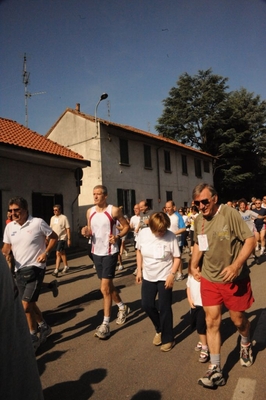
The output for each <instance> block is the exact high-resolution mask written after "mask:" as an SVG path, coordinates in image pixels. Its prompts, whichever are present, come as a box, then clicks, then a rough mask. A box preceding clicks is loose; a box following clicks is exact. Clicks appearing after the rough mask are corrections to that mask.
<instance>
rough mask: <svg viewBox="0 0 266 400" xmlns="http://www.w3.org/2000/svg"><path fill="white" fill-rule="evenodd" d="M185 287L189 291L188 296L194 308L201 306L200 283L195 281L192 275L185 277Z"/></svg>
mask: <svg viewBox="0 0 266 400" xmlns="http://www.w3.org/2000/svg"><path fill="white" fill-rule="evenodd" d="M187 287H188V288H189V289H190V295H191V298H192V300H193V303H194V305H195V306H202V300H201V294H200V282H198V281H196V279H194V278H193V276H192V275H190V274H189V275H188V277H187Z"/></svg>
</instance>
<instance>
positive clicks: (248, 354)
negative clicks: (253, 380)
mask: <svg viewBox="0 0 266 400" xmlns="http://www.w3.org/2000/svg"><path fill="white" fill-rule="evenodd" d="M251 346H252V344H251V343H249V344H248V345H246V346H245V345H244V344H241V345H240V364H241V365H242V367H250V366H251V365H252V364H253V356H252V349H251Z"/></svg>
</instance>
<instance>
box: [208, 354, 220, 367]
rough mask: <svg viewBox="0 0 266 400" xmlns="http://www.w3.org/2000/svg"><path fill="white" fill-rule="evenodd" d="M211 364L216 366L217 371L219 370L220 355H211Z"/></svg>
mask: <svg viewBox="0 0 266 400" xmlns="http://www.w3.org/2000/svg"><path fill="white" fill-rule="evenodd" d="M210 357H211V364H212V365H216V366H217V369H220V364H221V355H220V354H211V355H210Z"/></svg>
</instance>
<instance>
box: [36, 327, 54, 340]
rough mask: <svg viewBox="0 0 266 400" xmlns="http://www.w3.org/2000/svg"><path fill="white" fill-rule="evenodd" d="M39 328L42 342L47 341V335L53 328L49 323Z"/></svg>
mask: <svg viewBox="0 0 266 400" xmlns="http://www.w3.org/2000/svg"><path fill="white" fill-rule="evenodd" d="M39 330H40V344H42V343H44V342H46V340H47V336H49V335H51V333H52V328H51V327H50V326H49V325H47V324H43V325H41V326H40V327H39Z"/></svg>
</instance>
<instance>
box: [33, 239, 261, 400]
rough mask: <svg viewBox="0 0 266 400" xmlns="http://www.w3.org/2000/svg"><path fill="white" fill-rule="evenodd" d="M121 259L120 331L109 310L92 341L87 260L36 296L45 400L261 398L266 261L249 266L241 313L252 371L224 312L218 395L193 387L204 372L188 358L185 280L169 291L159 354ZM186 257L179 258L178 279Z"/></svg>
mask: <svg viewBox="0 0 266 400" xmlns="http://www.w3.org/2000/svg"><path fill="white" fill-rule="evenodd" d="M128 249H129V250H130V252H129V255H128V257H127V258H125V261H124V266H125V269H124V270H123V271H119V272H117V275H116V279H115V284H116V286H117V287H118V288H119V290H120V291H121V296H122V299H123V301H124V302H125V303H127V304H128V305H129V306H130V308H131V310H132V312H131V313H130V315H129V317H128V320H127V322H126V323H125V325H122V326H118V325H116V323H115V319H116V314H117V307H116V306H115V305H114V306H113V309H112V320H111V325H110V326H111V337H110V338H109V339H108V340H99V339H98V338H96V337H94V332H95V329H96V327H97V326H98V325H100V324H101V322H102V317H103V313H102V296H101V293H100V291H99V289H98V288H99V280H98V278H97V276H96V273H95V270H94V269H93V268H92V263H91V261H90V259H89V257H88V256H83V257H78V258H76V259H72V260H70V261H69V266H70V270H69V272H68V273H67V274H66V275H62V276H59V278H58V282H59V284H60V286H59V295H58V297H56V298H54V297H53V295H52V293H51V292H50V291H46V292H45V291H43V293H42V294H41V296H40V299H39V303H38V304H39V306H40V308H41V310H42V311H43V314H44V317H45V319H46V320H47V322H48V323H49V324H50V325H51V327H52V329H53V331H52V334H51V335H50V336H49V338H48V340H47V342H46V343H44V344H43V345H42V346H41V347H40V348H39V349H38V352H37V355H36V358H37V362H38V367H39V371H40V376H41V381H42V385H43V389H44V398H45V400H87V399H93V400H103V399H106V400H120V399H121V400H123V399H130V400H133V399H134V400H142V399H143V400H149V399H152V400H161V399H162V400H172V399H182V400H192V399H193V400H202V399H204V400H209V399H211V400H212V399H219V400H220V399H223V400H253V399H254V400H255V399H256V400H264V399H265V397H266V394H265V391H266V381H265V376H266V351H265V346H266V309H265V285H266V257H264V256H263V257H261V260H260V261H261V263H260V265H256V264H255V265H252V260H249V263H250V264H251V279H252V287H253V292H254V296H255V300H256V301H255V303H254V304H253V306H252V307H251V308H250V309H249V310H248V312H247V314H248V316H249V318H250V321H251V324H252V338H253V340H254V341H256V344H255V346H254V348H253V353H254V360H255V362H254V365H253V366H252V367H250V368H244V367H241V366H240V363H239V337H238V334H237V333H236V330H235V328H234V326H233V324H232V323H231V321H230V319H229V315H228V313H227V312H226V310H225V312H224V314H223V322H222V340H223V345H222V364H223V369H224V374H225V376H226V378H227V383H226V385H225V386H223V387H219V388H218V389H217V390H210V389H204V388H203V387H202V386H200V385H198V384H197V380H198V378H200V377H201V376H202V375H203V374H204V373H205V372H206V369H207V366H208V365H207V364H201V363H199V362H198V353H197V352H195V351H194V347H195V345H196V343H197V339H198V337H197V334H196V332H192V333H191V330H190V326H189V322H190V320H189V306H188V302H187V299H186V281H185V280H184V281H181V282H176V283H175V286H174V290H173V313H174V332H175V340H176V346H175V347H174V348H173V349H172V351H170V352H168V353H163V352H161V351H160V347H155V346H153V344H152V340H153V336H154V330H153V326H152V324H151V322H150V320H149V319H148V318H147V317H146V315H145V314H144V313H143V311H142V310H141V303H140V285H136V284H135V277H134V276H133V275H132V272H133V271H134V269H135V255H134V250H133V248H132V246H131V247H128ZM186 261H187V255H186V256H185V264H184V266H185V268H184V273H185V274H186V273H187V269H186V266H187V264H186ZM53 269H54V266H53V265H51V266H49V267H48V269H47V274H46V277H45V282H50V281H51V280H53V279H54V278H53V277H52V275H51V273H52V271H53Z"/></svg>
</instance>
